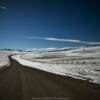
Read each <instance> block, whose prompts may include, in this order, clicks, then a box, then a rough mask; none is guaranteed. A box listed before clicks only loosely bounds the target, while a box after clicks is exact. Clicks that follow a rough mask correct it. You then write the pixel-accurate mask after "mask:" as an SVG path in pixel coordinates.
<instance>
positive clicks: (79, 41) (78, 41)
mask: <svg viewBox="0 0 100 100" xmlns="http://www.w3.org/2000/svg"><path fill="white" fill-rule="evenodd" d="M26 38H28V39H42V40H48V41H58V42H71V43H77V44H87V45H100V42H86V41H81V40H77V39H59V38H45V37H33V36H26Z"/></svg>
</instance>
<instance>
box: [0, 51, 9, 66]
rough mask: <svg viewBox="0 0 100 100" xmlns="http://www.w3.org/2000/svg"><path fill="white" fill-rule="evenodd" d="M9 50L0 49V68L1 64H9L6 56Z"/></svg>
mask: <svg viewBox="0 0 100 100" xmlns="http://www.w3.org/2000/svg"><path fill="white" fill-rule="evenodd" d="M10 54H11V52H8V51H0V68H1V67H3V66H9V64H10V63H9V59H8V56H9V55H10Z"/></svg>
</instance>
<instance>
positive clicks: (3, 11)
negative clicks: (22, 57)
mask: <svg viewBox="0 0 100 100" xmlns="http://www.w3.org/2000/svg"><path fill="white" fill-rule="evenodd" d="M99 34H100V8H99V0H0V48H20V49H21V48H49V47H58V48H60V47H70V46H78V45H79V43H77V42H76V41H79V42H80V41H81V42H99V41H100V36H99ZM30 37H31V38H30ZM45 38H49V39H45ZM50 38H53V39H50ZM54 39H55V40H54ZM63 39H66V40H70V41H63ZM71 40H73V41H74V42H73V41H71Z"/></svg>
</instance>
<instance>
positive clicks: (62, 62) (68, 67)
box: [12, 46, 100, 84]
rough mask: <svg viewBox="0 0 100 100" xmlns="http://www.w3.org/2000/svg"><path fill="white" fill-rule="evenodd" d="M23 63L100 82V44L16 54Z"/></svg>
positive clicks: (16, 58) (14, 57)
mask: <svg viewBox="0 0 100 100" xmlns="http://www.w3.org/2000/svg"><path fill="white" fill-rule="evenodd" d="M12 58H13V59H15V60H17V61H19V62H20V63H21V64H23V65H26V66H29V67H34V68H37V69H40V70H44V71H47V72H51V73H55V74H60V75H64V76H71V77H74V78H79V79H83V80H89V81H91V82H94V83H99V84H100V46H97V47H81V48H77V49H76V48H75V49H72V50H66V49H65V50H57V51H49V52H46V53H44V52H43V53H36V52H30V53H26V54H23V55H15V56H13V57H12Z"/></svg>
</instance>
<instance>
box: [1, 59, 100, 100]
mask: <svg viewBox="0 0 100 100" xmlns="http://www.w3.org/2000/svg"><path fill="white" fill-rule="evenodd" d="M10 61H11V62H10V63H11V65H10V67H7V68H6V69H5V70H3V71H1V72H0V100H37V99H38V100H100V85H97V84H94V83H90V82H88V81H84V80H78V79H73V78H71V77H64V76H60V75H55V74H51V73H48V72H44V71H41V70H38V69H35V68H30V67H27V66H22V65H21V64H19V63H18V62H16V61H15V60H13V59H12V58H11V57H10Z"/></svg>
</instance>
